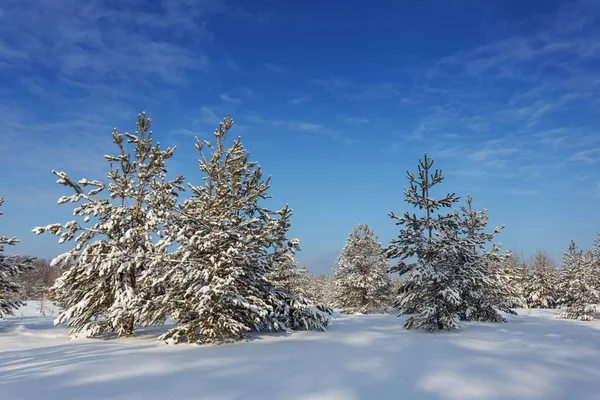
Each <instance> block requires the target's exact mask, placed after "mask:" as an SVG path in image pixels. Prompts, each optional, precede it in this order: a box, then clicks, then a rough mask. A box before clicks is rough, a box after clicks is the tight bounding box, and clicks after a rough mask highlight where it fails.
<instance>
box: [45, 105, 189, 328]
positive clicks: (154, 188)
mask: <svg viewBox="0 0 600 400" xmlns="http://www.w3.org/2000/svg"><path fill="white" fill-rule="evenodd" d="M150 124H151V120H150V118H146V115H145V113H142V114H141V115H138V120H137V130H136V131H135V133H133V134H130V133H125V134H121V133H118V132H117V130H116V128H115V129H114V131H113V133H112V139H113V143H114V144H115V145H116V146H117V147H118V149H119V152H118V154H117V155H107V156H105V158H106V160H107V161H108V162H109V164H110V170H109V173H108V180H109V183H108V184H106V183H103V182H100V181H98V180H93V181H89V180H87V179H82V180H80V181H79V182H75V181H73V180H71V179H70V178H69V177H68V176H67V174H66V173H64V172H57V171H52V172H53V173H54V174H55V175H56V176H57V177H58V181H57V183H59V184H61V185H64V186H67V187H69V188H70V189H72V190H73V191H74V194H73V195H71V196H63V197H61V198H60V199H59V200H58V203H59V204H64V203H78V205H77V207H76V208H75V209H74V211H73V214H74V215H75V216H76V217H79V218H81V220H82V221H77V220H73V221H70V222H67V223H66V224H64V225H63V224H52V225H48V226H46V227H38V228H35V229H34V232H35V233H36V234H41V233H44V232H50V233H51V234H53V235H56V236H59V243H63V242H68V241H72V240H74V241H75V244H74V247H73V248H72V249H71V250H69V251H68V252H66V253H64V254H62V255H60V256H58V257H57V258H56V259H54V260H53V265H71V267H70V268H69V269H68V270H66V271H65V272H64V274H63V275H62V276H61V277H60V278H59V279H58V280H57V282H56V283H55V285H54V287H53V289H52V291H51V298H52V300H54V301H55V303H56V304H57V305H59V306H60V307H61V308H63V309H64V311H63V312H61V313H60V315H59V316H58V317H57V319H56V320H55V323H56V324H60V323H66V324H67V326H68V327H70V328H72V330H71V333H72V334H73V335H77V334H84V335H86V336H96V335H99V334H102V333H105V332H116V333H117V334H118V335H119V336H121V335H131V334H133V333H134V328H135V327H136V326H148V325H153V324H157V323H162V322H163V321H164V319H165V314H164V312H163V311H162V310H159V309H157V308H156V307H155V305H156V304H155V302H154V301H153V299H154V297H155V296H156V292H157V290H160V285H157V284H156V283H155V282H154V281H153V278H154V276H155V275H156V271H157V270H161V269H164V268H167V261H166V260H167V253H168V252H167V247H166V246H161V245H160V243H158V242H157V241H158V240H159V238H160V237H161V236H162V234H163V230H164V228H165V226H167V225H168V224H169V223H170V220H171V218H172V214H171V210H172V209H173V207H174V205H175V204H176V201H177V200H176V199H177V195H178V192H179V191H180V190H183V187H182V186H181V184H182V182H183V177H177V178H176V179H175V180H173V181H167V180H166V179H165V178H166V173H167V168H166V162H167V160H168V159H170V158H171V157H172V156H173V154H174V151H175V148H167V149H165V150H163V149H161V147H160V145H159V144H156V145H153V139H152V131H150V130H149V129H150ZM130 146H131V148H130ZM130 151H132V152H133V156H132V154H131V153H130ZM115 165H116V166H115ZM87 188H90V190H89V191H87V192H86V189H87ZM81 223H83V224H81Z"/></svg>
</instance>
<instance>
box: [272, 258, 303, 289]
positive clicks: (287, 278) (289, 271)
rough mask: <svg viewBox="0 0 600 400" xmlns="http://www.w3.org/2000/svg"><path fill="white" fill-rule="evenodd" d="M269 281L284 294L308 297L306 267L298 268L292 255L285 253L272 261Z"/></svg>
mask: <svg viewBox="0 0 600 400" xmlns="http://www.w3.org/2000/svg"><path fill="white" fill-rule="evenodd" d="M272 264H273V271H272V272H271V273H270V279H271V281H272V282H273V283H274V285H275V287H277V288H280V289H282V290H283V291H285V292H286V293H290V294H294V295H296V296H303V297H308V292H309V286H310V276H309V274H308V270H307V269H306V267H304V266H303V267H299V266H298V262H297V261H296V259H295V257H294V254H293V253H291V252H286V253H283V254H281V256H280V257H279V258H278V259H274V260H273V262H272Z"/></svg>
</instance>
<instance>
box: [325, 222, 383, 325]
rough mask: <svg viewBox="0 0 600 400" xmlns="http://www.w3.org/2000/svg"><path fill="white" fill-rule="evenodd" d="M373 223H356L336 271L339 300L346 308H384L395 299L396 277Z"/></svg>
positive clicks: (336, 288)
mask: <svg viewBox="0 0 600 400" xmlns="http://www.w3.org/2000/svg"><path fill="white" fill-rule="evenodd" d="M377 239H378V237H377V235H376V234H375V232H373V231H372V230H371V229H369V226H368V225H366V224H359V225H358V226H355V227H354V229H353V230H352V232H350V235H349V236H348V240H347V241H346V244H345V245H344V248H343V249H342V252H341V253H340V255H339V257H338V259H337V265H338V267H339V268H338V269H337V270H336V271H335V273H334V275H333V284H334V287H335V298H336V304H337V305H338V306H339V307H342V308H343V309H344V310H345V311H346V312H360V313H369V312H374V311H381V309H383V308H384V307H387V306H389V305H390V303H391V298H392V280H391V278H390V277H389V276H388V273H387V271H388V269H389V268H388V263H387V260H386V259H385V256H384V255H383V253H382V246H381V243H380V242H379V241H378V240H377Z"/></svg>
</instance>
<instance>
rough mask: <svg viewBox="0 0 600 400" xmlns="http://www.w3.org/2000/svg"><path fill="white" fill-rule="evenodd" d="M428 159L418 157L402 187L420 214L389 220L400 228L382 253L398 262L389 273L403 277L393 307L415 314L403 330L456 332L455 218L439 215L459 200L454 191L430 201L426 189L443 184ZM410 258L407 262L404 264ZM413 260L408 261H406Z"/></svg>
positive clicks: (458, 317)
mask: <svg viewBox="0 0 600 400" xmlns="http://www.w3.org/2000/svg"><path fill="white" fill-rule="evenodd" d="M432 167H433V160H431V159H430V158H429V157H427V154H425V155H424V157H423V159H422V160H419V165H418V172H417V174H416V175H415V174H414V173H411V172H407V178H408V182H409V187H408V188H405V189H404V195H405V199H406V201H407V202H408V203H409V204H411V205H412V206H413V207H415V208H418V209H419V210H422V211H423V215H421V216H417V215H416V214H414V213H413V214H410V213H409V212H406V213H404V215H403V216H397V215H396V214H394V213H393V212H392V213H390V217H391V218H393V219H395V220H396V225H399V226H401V229H400V233H399V235H398V238H397V239H394V240H392V242H391V244H390V246H389V247H388V248H387V249H386V255H387V257H388V258H389V259H397V258H399V259H400V261H399V263H398V265H397V266H395V267H394V268H393V269H392V270H393V271H396V272H398V273H399V274H400V275H401V276H402V275H406V279H405V281H404V282H403V284H402V286H401V287H400V290H399V292H398V295H399V297H398V298H397V300H396V301H395V303H394V307H395V308H397V309H398V315H401V314H407V313H417V315H415V316H411V317H410V318H408V319H407V321H406V322H405V324H404V326H405V327H406V328H409V329H410V328H428V329H429V330H430V331H433V330H435V329H457V328H458V327H459V320H460V316H459V314H458V312H457V308H458V306H459V304H460V287H459V285H458V281H457V279H456V277H455V276H454V272H455V271H454V269H455V265H454V263H453V262H454V260H453V258H454V257H455V252H454V247H453V245H454V242H453V239H452V238H453V237H454V236H455V233H454V232H456V230H457V229H458V228H457V218H456V214H442V213H440V210H441V209H443V208H450V207H452V205H453V204H454V203H456V202H457V201H459V198H458V197H457V196H456V195H455V194H454V193H449V194H447V195H446V196H444V197H442V198H440V199H435V198H433V197H431V195H430V191H431V188H433V187H434V186H435V185H438V184H439V183H441V182H442V181H443V179H444V178H443V176H442V171H441V170H438V169H435V170H433V169H432ZM408 259H411V261H409V262H407V261H406V260H408ZM412 259H414V261H412Z"/></svg>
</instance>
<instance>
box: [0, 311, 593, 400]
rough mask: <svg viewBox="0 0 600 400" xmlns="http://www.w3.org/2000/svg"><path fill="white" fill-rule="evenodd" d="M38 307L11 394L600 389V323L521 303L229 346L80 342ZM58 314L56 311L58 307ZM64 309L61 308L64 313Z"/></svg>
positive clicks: (11, 362)
mask: <svg viewBox="0 0 600 400" xmlns="http://www.w3.org/2000/svg"><path fill="white" fill-rule="evenodd" d="M38 310H39V304H35V303H33V302H29V304H28V306H27V307H23V308H22V309H20V310H18V311H17V312H16V315H15V316H14V317H11V318H9V319H7V320H3V321H0V399H11V400H17V399H50V400H52V399H65V398H73V399H205V400H217V399H219V400H226V399H261V400H262V399H289V400H300V399H304V400H316V399H330V400H356V399H411V400H420V399H444V400H454V399H473V400H485V399H578V400H587V399H589V400H592V399H597V398H598V393H600V368H598V365H599V362H598V360H600V322H599V321H594V322H580V321H572V320H560V319H555V318H553V316H554V315H556V314H557V313H559V312H560V310H518V312H519V314H520V315H517V316H507V318H508V320H509V322H508V323H506V324H494V323H465V324H464V325H463V326H462V328H461V329H460V330H458V331H452V332H444V331H442V332H437V333H434V334H429V333H427V332H423V331H415V330H412V331H407V330H405V329H404V328H402V323H403V322H404V320H405V318H396V317H395V316H393V315H368V316H364V315H338V314H336V315H334V317H333V319H332V321H331V324H330V328H329V330H328V331H327V332H297V333H293V334H282V333H279V334H261V335H257V336H256V337H255V338H254V339H253V340H251V341H249V342H241V343H235V344H226V345H220V346H217V345H205V346H196V345H187V344H180V345H166V344H164V343H161V342H157V341H156V337H157V336H158V335H159V334H160V333H163V332H164V331H165V330H166V329H167V328H165V327H160V328H152V329H146V330H144V331H141V333H140V334H139V335H138V336H137V337H134V338H122V339H114V340H112V339H111V340H107V339H74V340H69V338H68V333H67V330H66V329H64V328H63V327H53V326H52V319H53V317H51V316H46V317H44V316H40V315H39V314H38ZM55 311H56V310H55ZM54 315H56V312H54Z"/></svg>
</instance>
